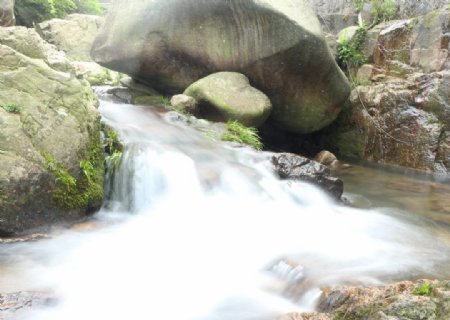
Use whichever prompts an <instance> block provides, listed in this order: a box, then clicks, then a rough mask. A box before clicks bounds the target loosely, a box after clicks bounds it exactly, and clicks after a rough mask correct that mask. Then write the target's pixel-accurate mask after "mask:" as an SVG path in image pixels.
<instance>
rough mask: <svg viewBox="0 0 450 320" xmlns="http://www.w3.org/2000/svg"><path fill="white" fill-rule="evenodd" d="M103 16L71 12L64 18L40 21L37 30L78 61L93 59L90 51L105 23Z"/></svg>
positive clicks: (45, 38)
mask: <svg viewBox="0 0 450 320" xmlns="http://www.w3.org/2000/svg"><path fill="white" fill-rule="evenodd" d="M103 20H104V19H103V17H99V16H93V15H86V14H71V15H68V16H67V17H66V18H64V19H52V20H48V21H44V22H41V23H39V24H38V25H37V26H36V30H37V31H38V32H39V34H40V35H41V36H42V38H43V39H44V40H46V41H48V42H49V43H51V44H54V45H56V47H58V49H60V50H62V51H64V52H65V53H66V54H67V56H68V57H70V58H71V59H74V60H77V61H92V60H91V57H90V51H91V47H92V43H93V42H94V38H95V36H96V35H97V33H98V31H99V29H100V27H101V26H102V25H103V22H104V21H103Z"/></svg>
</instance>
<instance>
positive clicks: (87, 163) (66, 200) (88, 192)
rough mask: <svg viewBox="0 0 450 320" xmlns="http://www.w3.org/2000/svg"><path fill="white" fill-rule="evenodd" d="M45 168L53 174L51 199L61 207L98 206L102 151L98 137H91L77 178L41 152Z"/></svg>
mask: <svg viewBox="0 0 450 320" xmlns="http://www.w3.org/2000/svg"><path fill="white" fill-rule="evenodd" d="M43 156H44V158H45V160H46V161H47V168H48V169H49V171H50V172H51V173H53V175H54V176H55V182H56V188H55V189H54V190H53V200H54V201H55V203H56V204H57V205H58V206H59V207H61V208H63V209H68V210H71V209H80V208H89V207H96V206H99V205H100V204H101V202H102V200H103V175H104V163H103V153H102V149H101V146H100V144H99V139H98V138H96V139H93V141H92V143H91V146H90V148H89V150H88V152H87V155H86V157H85V158H83V159H81V160H80V171H81V174H80V176H79V177H78V179H77V178H76V177H75V176H74V175H72V174H71V173H70V172H69V170H68V169H67V168H65V167H64V166H63V165H62V164H59V163H57V161H56V159H55V158H54V157H53V156H52V155H50V154H48V153H44V154H43Z"/></svg>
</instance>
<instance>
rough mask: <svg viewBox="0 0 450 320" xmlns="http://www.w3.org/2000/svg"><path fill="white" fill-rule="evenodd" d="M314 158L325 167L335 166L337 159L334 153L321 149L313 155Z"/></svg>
mask: <svg viewBox="0 0 450 320" xmlns="http://www.w3.org/2000/svg"><path fill="white" fill-rule="evenodd" d="M314 160H315V161H317V162H318V163H321V164H323V165H325V166H327V167H335V166H337V163H338V159H337V158H336V156H335V155H334V154H332V153H331V152H330V151H326V150H324V151H321V152H319V153H318V154H317V155H316V156H315V157H314Z"/></svg>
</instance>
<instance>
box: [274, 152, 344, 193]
mask: <svg viewBox="0 0 450 320" xmlns="http://www.w3.org/2000/svg"><path fill="white" fill-rule="evenodd" d="M272 164H273V166H274V169H275V172H276V173H277V174H278V175H279V176H280V178H282V179H292V180H299V181H306V182H311V183H313V184H315V185H317V186H319V187H320V188H321V189H323V190H324V191H325V192H327V193H328V194H329V195H331V196H332V197H333V198H335V199H340V198H341V196H342V193H343V191H344V184H343V182H342V180H340V179H338V178H334V177H332V176H331V175H330V169H328V168H327V167H326V166H324V165H322V164H320V163H318V162H316V161H313V160H310V159H308V158H305V157H302V156H299V155H296V154H291V153H279V154H274V156H273V157H272Z"/></svg>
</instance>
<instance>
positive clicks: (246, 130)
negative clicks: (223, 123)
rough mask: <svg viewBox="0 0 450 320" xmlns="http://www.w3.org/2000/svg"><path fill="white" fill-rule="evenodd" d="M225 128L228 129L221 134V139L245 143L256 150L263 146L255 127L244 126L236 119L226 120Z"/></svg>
mask: <svg viewBox="0 0 450 320" xmlns="http://www.w3.org/2000/svg"><path fill="white" fill-rule="evenodd" d="M227 130H228V131H227V132H225V133H224V134H223V135H222V137H221V140H224V141H232V142H237V143H242V144H246V145H249V146H250V147H252V148H254V149H256V150H261V149H262V148H263V144H262V142H261V138H260V137H259V135H258V130H257V129H256V128H253V127H246V126H244V125H243V124H241V123H239V122H238V121H228V122H227Z"/></svg>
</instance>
